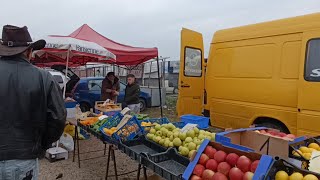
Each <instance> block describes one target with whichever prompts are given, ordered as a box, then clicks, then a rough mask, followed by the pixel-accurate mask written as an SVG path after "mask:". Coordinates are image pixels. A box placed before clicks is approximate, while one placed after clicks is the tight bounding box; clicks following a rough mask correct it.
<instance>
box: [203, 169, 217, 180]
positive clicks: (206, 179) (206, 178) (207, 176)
mask: <svg viewBox="0 0 320 180" xmlns="http://www.w3.org/2000/svg"><path fill="white" fill-rule="evenodd" d="M213 175H214V172H213V171H212V170H210V169H206V170H204V171H203V173H202V179H203V180H211V179H212V177H213Z"/></svg>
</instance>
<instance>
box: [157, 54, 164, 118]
mask: <svg viewBox="0 0 320 180" xmlns="http://www.w3.org/2000/svg"><path fill="white" fill-rule="evenodd" d="M157 68H158V84H159V97H160V110H161V117H163V109H162V89H161V82H160V67H159V56H158V57H157Z"/></svg>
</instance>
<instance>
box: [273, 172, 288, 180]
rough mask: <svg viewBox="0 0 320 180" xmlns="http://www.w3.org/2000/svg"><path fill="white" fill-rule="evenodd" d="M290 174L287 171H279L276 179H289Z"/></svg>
mask: <svg viewBox="0 0 320 180" xmlns="http://www.w3.org/2000/svg"><path fill="white" fill-rule="evenodd" d="M288 179H289V175H288V173H286V172H285V171H278V172H277V174H276V177H275V180H288Z"/></svg>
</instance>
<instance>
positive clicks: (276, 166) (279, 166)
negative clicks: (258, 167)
mask: <svg viewBox="0 0 320 180" xmlns="http://www.w3.org/2000/svg"><path fill="white" fill-rule="evenodd" d="M278 171H285V172H287V173H288V175H289V176H290V175H291V174H292V173H293V172H299V173H301V174H303V175H307V174H313V175H315V176H317V178H318V179H320V174H317V173H314V172H311V171H307V170H304V169H300V168H298V167H296V166H295V165H293V164H291V163H289V162H287V161H285V160H283V159H279V158H276V160H275V161H274V162H273V164H272V165H271V167H270V169H269V170H268V171H267V173H266V175H265V176H264V177H263V176H261V177H260V178H259V179H264V180H274V179H275V176H276V173H277V172H278Z"/></svg>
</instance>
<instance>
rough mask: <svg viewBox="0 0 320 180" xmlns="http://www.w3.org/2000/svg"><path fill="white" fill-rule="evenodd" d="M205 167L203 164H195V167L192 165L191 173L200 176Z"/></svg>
mask: <svg viewBox="0 0 320 180" xmlns="http://www.w3.org/2000/svg"><path fill="white" fill-rule="evenodd" d="M205 169H206V168H205V167H204V166H203V165H201V164H197V165H196V167H194V169H193V174H195V175H197V176H199V177H201V176H202V173H203V171H204V170H205Z"/></svg>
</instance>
